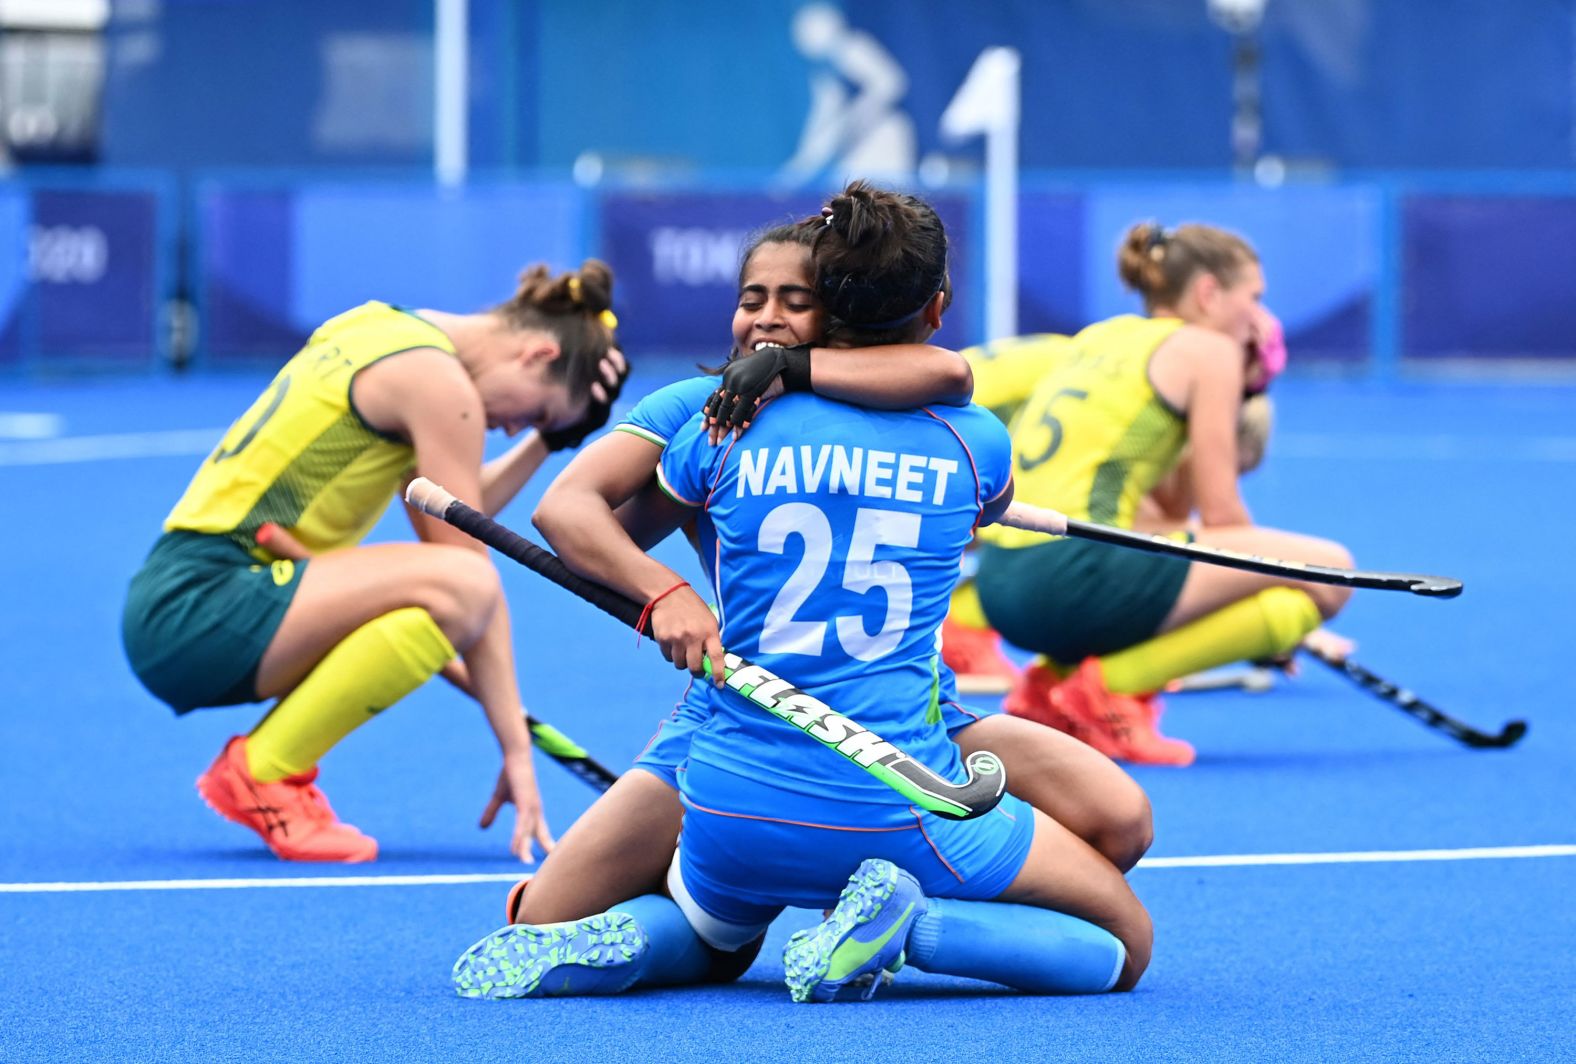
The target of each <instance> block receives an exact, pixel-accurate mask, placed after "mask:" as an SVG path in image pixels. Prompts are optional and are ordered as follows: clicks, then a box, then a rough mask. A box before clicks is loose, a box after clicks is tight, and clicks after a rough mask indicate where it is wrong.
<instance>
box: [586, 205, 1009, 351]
mask: <svg viewBox="0 0 1576 1064" xmlns="http://www.w3.org/2000/svg"><path fill="white" fill-rule="evenodd" d="M930 201H931V203H932V204H933V205H934V206H935V208H936V211H937V213H938V214H940V215H941V218H942V221H943V222H945V223H946V226H947V236H948V240H949V242H950V246H949V251H950V254H951V259H952V263H953V267H952V268H953V270H954V272H955V274H956V273H959V272H961V273H962V274H963V275H964V276H967V275H969V274H970V273H971V272H972V270H973V268H974V267H973V251H972V248H971V244H970V232H971V225H970V216H969V212H970V207H971V203H970V201H969V200H968V199H967V198H966V197H960V196H956V195H934V196H931V197H930ZM821 202H822V199H821V196H820V195H819V194H810V193H799V194H796V195H791V196H783V195H771V194H761V193H754V194H751V193H735V192H660V193H658V192H632V191H631V192H609V193H607V194H606V195H605V196H603V197H601V200H600V206H599V207H598V209H597V212H596V213H597V215H598V217H599V218H600V223H601V224H600V229H599V232H600V239H599V241H598V244H597V252H596V253H597V254H600V255H602V256H604V257H605V258H607V259H608V260H609V261H610V262H612V263H614V264H615V269H616V271H617V282H616V283H617V289H618V295H617V302H618V313H619V336H620V338H621V339H622V341H623V342H624V343H625V344H626V345H628V346H629V347H630V348H631V349H632V350H639V349H643V348H644V349H648V350H650V349H655V350H660V351H664V352H676V353H679V354H680V355H681V356H682V357H685V358H688V359H689V360H691V361H698V362H701V363H704V364H706V365H716V364H719V363H721V362H722V361H723V360H724V359H726V357H727V354H728V350H729V348H730V346H731V343H732V341H731V333H730V332H729V322H730V320H731V319H732V315H733V308H734V305H735V304H736V303H737V301H738V285H739V266H740V249H741V248H742V247H743V245H744V243H745V242H746V241H747V240H750V239H751V238H752V237H754V236H755V235H757V234H759V233H760V232H761V231H763V230H765V229H767V228H770V227H772V226H775V225H779V224H783V223H787V222H793V221H796V220H799V219H802V218H805V217H807V216H810V215H818V214H819V213H820V209H821ZM977 306H978V297H977V296H974V297H971V296H970V295H969V294H968V292H967V290H966V289H965V290H961V291H958V292H957V293H956V295H955V297H954V299H953V302H952V306H951V308H950V309H949V310H948V312H947V314H946V315H945V318H944V320H943V328H942V331H941V332H940V333H939V334H937V335H938V340H937V342H938V343H942V344H952V345H953V346H957V347H963V346H967V345H968V344H969V343H972V342H973V341H972V339H971V337H972V336H974V335H975V334H976V333H977V329H978V322H977V320H976V319H977V314H976V308H977Z"/></svg>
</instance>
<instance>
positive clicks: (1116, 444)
mask: <svg viewBox="0 0 1576 1064" xmlns="http://www.w3.org/2000/svg"><path fill="white" fill-rule="evenodd" d="M1181 326H1182V322H1181V321H1179V320H1177V319H1175V318H1144V317H1138V316H1134V315H1122V316H1119V317H1116V318H1111V319H1108V320H1106V321H1102V322H1098V323H1096V324H1094V325H1091V326H1089V327H1088V328H1087V329H1084V330H1083V331H1082V332H1080V333H1078V334H1077V335H1076V336H1073V337H1071V338H1054V339H1056V340H1059V341H1062V342H1061V343H1057V344H1051V343H1049V342H1048V341H1045V340H1044V339H1043V338H1031V339H1030V340H1029V341H1026V343H1025V346H1026V347H1029V348H1033V347H1034V346H1036V345H1037V344H1038V345H1040V346H1042V347H1043V351H1042V353H1041V356H1040V361H1041V364H1042V365H1043V364H1049V365H1050V366H1051V368H1050V369H1049V371H1048V372H1045V373H1044V374H1043V375H1042V376H1041V377H1040V378H1039V379H1038V381H1036V382H1035V383H1034V386H1033V388H1032V391H1030V393H1029V395H1028V397H1027V398H1026V399H1024V400H1023V401H1022V403H1021V405H1020V406H1019V407H1018V409H1017V410H1016V413H1015V414H1014V415H1013V417H1012V421H1011V428H1012V444H1013V480H1014V482H1015V485H1016V498H1018V499H1020V500H1022V501H1024V502H1028V503H1033V504H1035V505H1038V506H1047V507H1050V508H1051V509H1055V510H1059V511H1061V512H1062V513H1064V514H1066V515H1067V516H1068V517H1073V518H1079V519H1082V520H1086V521H1093V522H1097V523H1099V524H1109V525H1117V526H1119V527H1123V528H1131V527H1132V525H1133V520H1134V516H1135V514H1136V512H1137V509H1138V505H1139V502H1140V501H1141V500H1142V499H1143V497H1144V496H1145V495H1147V494H1148V493H1149V492H1150V490H1151V489H1153V488H1154V486H1155V484H1156V483H1158V482H1159V481H1160V480H1161V479H1162V478H1163V477H1164V476H1165V475H1166V474H1167V473H1168V472H1170V470H1171V469H1172V467H1173V466H1174V465H1175V464H1176V461H1177V458H1178V457H1179V455H1180V454H1181V451H1182V447H1183V445H1184V444H1185V443H1186V441H1187V422H1186V418H1185V416H1184V415H1183V414H1182V413H1180V412H1178V411H1176V410H1174V409H1172V408H1171V407H1170V406H1169V405H1168V404H1167V403H1166V402H1165V400H1164V399H1162V398H1161V397H1160V395H1159V394H1157V393H1156V392H1155V390H1154V387H1153V385H1152V384H1151V383H1150V380H1149V361H1150V358H1151V356H1152V355H1153V354H1154V352H1155V351H1156V350H1157V349H1158V348H1159V347H1160V345H1161V344H1162V343H1164V342H1165V340H1166V339H1167V338H1169V337H1170V336H1171V335H1172V334H1173V333H1175V332H1176V330H1177V329H1179V328H1180V327H1181ZM1004 353H1016V355H1017V356H1018V357H1019V358H1020V359H1021V360H1022V361H1023V363H1024V364H1025V365H1027V364H1029V363H1028V356H1029V354H1030V352H1029V351H1015V349H1014V348H1013V347H1011V346H1010V345H1009V346H1007V347H1006V348H1005V349H1004ZM1017 387H1018V388H1020V389H1021V384H1020V385H1018V386H1017ZM1002 394H1004V395H1010V394H1011V388H1005V387H1004V388H1003V391H1002ZM977 401H978V400H977ZM980 539H981V541H982V544H983V546H982V548H981V551H980V557H979V574H978V577H977V583H978V590H979V596H980V601H981V603H982V605H983V606H984V610H985V614H986V616H987V617H988V618H989V620H990V622H991V625H992V626H993V627H995V628H996V629H997V630H998V631H999V632H1001V634H1002V635H1003V636H1004V637H1005V638H1006V639H1007V640H1008V641H1009V642H1012V643H1014V644H1017V645H1018V646H1021V647H1025V648H1027V649H1031V650H1036V651H1039V652H1040V653H1043V654H1047V655H1049V656H1050V657H1051V658H1053V659H1055V660H1056V661H1059V662H1076V661H1079V660H1081V659H1082V658H1084V657H1087V656H1089V655H1100V654H1105V653H1109V652H1111V651H1113V650H1118V649H1121V648H1122V647H1125V646H1130V645H1132V644H1134V643H1137V642H1140V641H1142V640H1144V639H1147V638H1148V637H1149V636H1151V635H1153V634H1154V633H1155V631H1156V630H1157V629H1158V628H1159V626H1160V624H1161V623H1162V622H1163V621H1164V620H1165V617H1166V615H1167V614H1168V613H1169V612H1170V610H1171V607H1172V605H1173V604H1174V603H1175V602H1176V597H1177V594H1178V593H1179V592H1180V591H1181V588H1182V583H1183V581H1184V580H1185V579H1186V577H1187V569H1188V563H1187V562H1186V561H1184V560H1182V559H1177V558H1170V557H1164V556H1160V555H1152V554H1146V553H1142V552H1139V551H1122V550H1116V549H1113V548H1111V547H1109V546H1106V545H1103V544H1097V543H1091V542H1088V541H1084V540H1076V539H1056V540H1051V541H1049V542H1047V541H1046V539H1045V538H1044V536H1042V535H1040V534H1038V533H1033V532H1026V531H1023V530H1020V529H1014V528H1007V527H1005V526H1002V525H991V526H987V527H986V528H983V529H981V530H980Z"/></svg>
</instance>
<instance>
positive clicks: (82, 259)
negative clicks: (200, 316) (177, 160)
mask: <svg viewBox="0 0 1576 1064" xmlns="http://www.w3.org/2000/svg"><path fill="white" fill-rule="evenodd" d="M170 200H171V196H170V193H169V191H168V189H167V188H165V187H163V186H162V185H161V184H160V183H158V182H153V183H151V184H148V185H146V186H145V187H97V186H92V185H84V184H80V183H65V182H62V183H58V184H50V185H37V186H32V187H24V186H20V185H14V186H12V187H11V188H8V189H6V190H5V192H4V193H3V194H0V365H14V366H15V365H25V366H27V367H28V368H32V369H37V370H42V371H45V372H48V371H50V370H51V369H55V368H63V369H70V368H84V367H98V368H110V367H129V368H137V369H149V368H152V367H153V366H154V365H155V363H156V360H157V356H159V355H161V354H162V353H163V351H164V344H163V339H162V335H161V328H160V319H161V314H162V311H163V301H164V294H165V291H166V289H167V288H168V284H169V280H168V277H167V276H166V275H165V271H166V269H167V267H168V264H169V260H170V248H169V247H167V246H166V244H165V241H166V239H167V235H166V234H167V227H168V225H169V224H170V222H171V218H170V215H171V212H172V210H173V205H172V203H171V202H170Z"/></svg>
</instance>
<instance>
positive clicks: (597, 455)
mask: <svg viewBox="0 0 1576 1064" xmlns="http://www.w3.org/2000/svg"><path fill="white" fill-rule="evenodd" d="M661 457H662V450H661V448H660V447H658V446H657V445H656V444H655V443H652V442H651V441H650V440H646V439H642V438H641V437H639V436H635V435H632V434H631V433H628V432H610V433H608V434H607V435H606V436H603V437H602V438H600V439H598V440H595V441H593V442H592V443H591V445H590V446H588V447H586V449H585V450H583V451H581V452H580V453H579V454H578V455H576V456H575V458H574V461H572V462H570V463H569V465H568V467H567V468H566V469H565V470H564V471H563V472H562V473H561V474H559V476H558V477H557V478H556V479H555V480H554V481H553V483H552V484H551V485H549V486H548V488H547V491H546V493H545V494H543V496H542V501H541V502H540V503H538V504H537V507H536V512H535V513H534V514H532V515H531V521H532V523H533V524H535V525H536V528H537V531H539V532H541V533H542V536H543V537H544V538H545V539H546V540H547V542H548V544H549V545H551V546H552V548H553V550H554V551H556V552H557V554H558V556H559V557H560V558H562V559H563V561H564V564H565V565H567V566H569V568H570V569H572V570H574V571H575V572H576V573H578V574H579V575H581V576H583V577H585V578H586V579H588V580H595V581H596V582H597V583H599V584H604V585H606V586H607V587H611V588H613V589H614V590H616V591H619V592H622V593H623V594H625V595H627V596H628V597H630V598H632V599H636V600H638V601H640V602H649V601H651V599H652V598H653V597H654V596H656V595H659V594H661V593H662V592H663V591H665V590H667V589H668V588H670V587H672V586H673V585H674V584H675V583H677V582H679V581H680V580H682V579H683V578H682V577H680V576H679V575H678V574H677V573H675V572H674V571H673V570H672V569H669V568H668V567H667V566H666V565H663V564H662V563H661V562H659V561H657V560H656V559H654V558H652V557H651V556H650V555H648V554H646V552H645V551H644V550H643V549H641V545H640V544H639V543H637V542H635V540H634V539H633V538H631V536H630V534H629V531H628V530H626V528H625V526H624V524H623V523H622V521H621V520H620V515H619V514H618V513H615V512H614V510H615V508H618V509H619V510H620V511H621V513H622V514H623V515H624V517H626V518H627V519H628V520H630V522H631V523H632V524H639V525H641V526H643V528H644V530H645V535H643V536H642V538H647V537H649V536H651V535H655V533H654V532H652V531H651V529H652V527H658V528H660V527H664V526H665V527H666V528H667V530H668V531H671V530H672V529H674V528H677V527H678V526H679V524H681V523H682V522H683V520H684V519H685V518H686V517H687V516H688V511H686V510H685V509H684V508H683V507H680V506H679V505H678V504H677V503H675V502H673V501H672V500H671V499H669V498H668V497H667V496H666V495H663V494H662V493H661V492H660V491H655V492H653V491H649V490H647V486H648V485H650V484H651V483H652V478H653V476H654V474H655V473H656V469H657V462H658V461H659V460H660V459H661ZM637 496H638V497H639V502H638V504H637V505H629V504H630V503H631V501H632V500H635V499H636V498H637ZM663 534H665V533H663ZM657 538H658V539H660V538H661V537H660V536H658V537H657Z"/></svg>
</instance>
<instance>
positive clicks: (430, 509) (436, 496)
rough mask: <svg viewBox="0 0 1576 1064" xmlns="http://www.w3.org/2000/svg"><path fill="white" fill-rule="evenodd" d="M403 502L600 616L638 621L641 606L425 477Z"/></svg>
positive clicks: (412, 484) (648, 626) (647, 629)
mask: <svg viewBox="0 0 1576 1064" xmlns="http://www.w3.org/2000/svg"><path fill="white" fill-rule="evenodd" d="M405 501H406V502H408V503H410V504H411V505H412V506H414V507H415V508H416V509H418V510H420V511H421V512H422V513H425V514H430V515H431V516H433V517H436V518H438V519H439V520H440V521H443V522H444V523H446V524H450V525H453V526H454V527H455V528H458V529H459V530H460V531H461V532H464V533H466V534H467V535H469V536H471V537H473V538H475V539H479V540H481V541H482V542H483V543H485V544H487V545H488V546H489V547H491V548H492V549H493V550H495V551H497V552H498V553H499V554H504V555H507V556H508V557H510V558H513V559H514V560H515V561H517V562H519V563H520V564H521V565H523V566H525V567H526V568H527V569H530V570H532V571H533V572H536V573H538V574H540V575H542V576H545V577H547V579H549V580H551V581H552V582H553V583H555V584H557V585H558V586H559V587H562V588H564V589H565V590H566V591H570V592H573V593H574V594H576V595H578V596H579V597H581V598H583V599H585V600H586V601H587V602H589V603H591V605H593V606H595V607H596V608H597V609H599V610H601V611H602V612H603V613H606V614H609V615H610V616H612V617H615V618H617V619H618V620H620V621H623V622H624V624H626V625H628V626H629V627H630V628H634V627H635V626H636V625H637V624H638V623H639V622H640V614H641V607H640V604H639V603H637V602H635V601H634V600H632V599H627V598H625V597H624V596H623V595H620V594H619V593H618V592H616V591H614V590H613V589H612V588H608V587H604V586H602V585H601V584H598V583H595V582H594V581H591V580H587V579H586V578H585V577H583V576H580V575H578V574H576V573H574V572H572V571H571V570H570V568H569V566H567V565H565V564H564V563H563V562H561V561H559V560H558V555H556V554H554V553H552V552H551V551H548V550H544V549H543V548H541V547H538V546H537V545H536V544H535V543H532V542H531V541H530V540H528V539H526V538H525V537H524V536H521V535H519V534H518V533H516V532H514V531H511V530H510V529H508V528H506V527H504V526H503V525H501V524H499V523H498V522H497V521H494V520H493V519H492V518H490V517H488V516H487V515H486V514H484V513H482V512H481V511H479V510H476V509H473V508H472V507H470V506H467V505H466V504H465V503H463V502H461V501H460V500H459V499H456V498H455V497H454V496H453V495H451V494H449V493H448V492H447V491H444V490H443V489H442V488H440V487H438V485H436V484H434V483H433V482H432V481H430V480H428V479H427V478H426V477H417V478H416V479H415V480H413V481H411V482H410V487H409V488H407V489H406V491H405ZM641 634H642V635H646V636H649V635H650V634H651V622H650V621H649V620H648V621H647V622H646V627H645V629H644V630H642V631H641Z"/></svg>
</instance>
